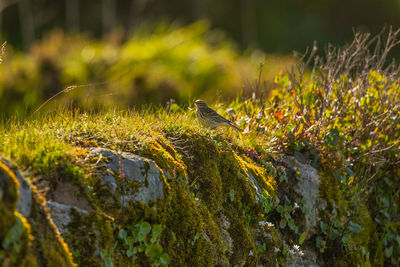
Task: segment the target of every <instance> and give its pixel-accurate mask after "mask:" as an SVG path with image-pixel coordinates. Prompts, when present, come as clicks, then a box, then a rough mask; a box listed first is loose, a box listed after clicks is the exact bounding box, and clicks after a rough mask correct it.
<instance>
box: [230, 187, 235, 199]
mask: <svg viewBox="0 0 400 267" xmlns="http://www.w3.org/2000/svg"><path fill="white" fill-rule="evenodd" d="M229 198H230V200H231V201H232V202H233V201H234V200H235V190H233V189H231V190H229Z"/></svg>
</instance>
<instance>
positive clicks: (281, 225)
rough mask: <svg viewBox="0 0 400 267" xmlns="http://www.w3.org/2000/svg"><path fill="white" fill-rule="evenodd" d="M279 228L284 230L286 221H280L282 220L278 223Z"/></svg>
mask: <svg viewBox="0 0 400 267" xmlns="http://www.w3.org/2000/svg"><path fill="white" fill-rule="evenodd" d="M279 227H280V228H281V229H284V228H285V227H286V220H285V219H282V220H281V221H280V222H279Z"/></svg>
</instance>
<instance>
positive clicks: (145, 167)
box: [89, 148, 164, 206]
mask: <svg viewBox="0 0 400 267" xmlns="http://www.w3.org/2000/svg"><path fill="white" fill-rule="evenodd" d="M89 150H90V152H91V154H90V155H89V156H90V157H103V158H105V159H107V161H106V162H107V163H106V168H107V173H106V174H105V175H104V176H103V177H102V183H103V185H104V186H106V187H107V188H108V190H109V191H110V193H111V194H112V195H115V193H116V190H117V188H118V184H117V182H116V180H115V179H116V178H115V177H117V175H118V176H119V177H121V179H128V180H130V181H135V182H137V184H138V186H139V189H138V190H136V191H135V192H131V191H130V192H124V191H122V192H120V196H121V197H120V201H121V204H122V205H123V206H126V205H128V203H129V201H130V200H135V201H138V202H143V203H146V204H147V203H149V201H150V200H151V201H154V202H156V201H157V200H158V199H163V198H164V185H163V182H162V180H161V171H160V169H159V168H158V167H157V166H156V164H155V163H154V161H152V160H150V159H146V158H143V157H140V156H137V155H134V154H132V153H127V152H121V153H117V152H115V151H111V150H108V149H104V148H91V149H89ZM121 171H122V174H121ZM125 190H127V189H125Z"/></svg>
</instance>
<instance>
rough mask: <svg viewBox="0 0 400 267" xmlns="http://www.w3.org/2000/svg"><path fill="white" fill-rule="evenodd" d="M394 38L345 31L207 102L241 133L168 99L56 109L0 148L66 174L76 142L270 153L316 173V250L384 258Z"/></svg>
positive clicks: (392, 167) (395, 214) (399, 104)
mask: <svg viewBox="0 0 400 267" xmlns="http://www.w3.org/2000/svg"><path fill="white" fill-rule="evenodd" d="M398 34H399V32H398V31H397V32H395V31H392V30H391V29H390V30H389V32H388V33H387V35H379V36H377V37H375V38H370V36H369V35H362V34H356V36H355V39H354V42H353V43H352V44H350V45H349V46H347V47H344V48H340V49H336V48H332V47H331V48H328V50H327V54H326V56H325V57H319V56H316V53H315V50H312V51H311V53H310V54H308V56H305V57H303V58H302V59H301V60H300V61H298V62H299V64H298V65H297V66H294V67H293V69H292V71H290V72H289V73H287V74H282V75H279V76H277V77H276V78H275V87H274V88H273V89H272V90H269V91H267V90H266V88H263V87H261V88H259V86H257V93H256V94H255V95H254V97H253V98H250V99H239V98H238V99H236V100H235V101H233V102H231V103H214V108H216V110H217V111H219V112H220V113H221V114H223V115H224V116H226V117H227V118H230V119H231V120H234V121H236V124H237V125H238V126H239V127H241V128H243V129H245V130H244V132H243V133H242V134H237V133H236V132H235V131H231V130H224V129H220V130H217V131H210V130H207V129H204V128H202V127H201V126H200V125H198V123H197V122H196V119H195V113H194V110H193V105H190V104H189V106H182V105H181V106H179V105H177V104H171V105H170V106H169V107H168V112H166V110H165V109H164V108H163V107H161V106H159V107H154V106H153V107H149V108H145V109H143V110H139V111H138V110H117V109H114V110H108V111H102V112H93V113H91V112H81V111H80V110H79V109H75V110H70V109H65V108H58V109H54V110H51V111H50V112H43V111H41V112H38V113H37V114H35V115H34V116H33V117H31V118H30V119H28V120H26V121H24V122H17V121H13V120H10V121H8V122H6V123H2V125H1V126H0V136H1V138H2V140H1V142H0V153H2V154H3V155H5V156H7V157H10V158H12V159H14V160H15V161H16V162H17V163H18V165H19V166H20V167H21V168H30V170H31V172H32V173H33V175H39V174H45V175H46V176H48V177H52V176H57V175H58V176H59V174H60V172H62V173H63V175H64V176H66V177H71V179H74V177H78V176H82V175H85V174H88V173H90V171H91V170H90V168H89V167H88V166H87V165H86V163H85V162H84V160H82V159H83V158H84V155H81V154H80V151H81V150H80V148H85V147H93V146H100V147H105V148H109V149H112V150H116V151H127V152H132V153H135V154H139V155H145V156H146V155H148V151H149V146H150V145H151V144H153V143H154V142H160V143H162V144H164V145H167V146H170V147H172V148H173V149H175V150H176V151H177V152H178V156H177V157H178V158H179V157H180V158H182V159H184V160H185V159H191V158H193V157H194V158H195V157H197V156H198V155H197V153H199V154H200V153H202V152H201V151H193V150H192V149H191V147H190V145H191V143H190V142H189V141H188V140H198V139H202V140H207V142H209V143H210V144H212V145H213V146H215V147H229V148H230V149H232V150H233V151H235V152H237V153H241V154H244V155H248V156H249V157H251V158H253V159H254V160H255V161H257V162H258V163H259V164H261V165H262V164H264V166H265V164H266V163H267V162H268V161H269V160H271V159H272V158H275V157H279V156H280V155H281V154H284V153H285V154H290V155H294V156H295V157H296V158H297V159H298V160H300V161H303V162H307V163H310V164H312V165H313V166H314V167H316V168H317V169H318V170H319V171H320V173H321V174H322V175H323V176H324V177H325V178H326V179H325V180H324V182H323V185H322V187H323V188H321V191H322V193H321V194H322V195H323V196H324V198H326V200H327V202H328V203H329V205H328V207H327V209H326V211H325V212H323V213H321V217H322V220H323V224H321V229H320V231H319V232H318V233H317V234H316V235H315V236H313V237H310V240H311V241H310V242H311V244H312V245H313V246H315V247H317V248H318V249H319V250H320V252H321V257H323V258H324V259H326V260H329V259H332V258H335V259H337V260H338V261H340V260H341V261H342V263H346V262H347V263H349V262H352V261H353V262H354V261H357V262H361V263H365V262H370V264H378V265H381V264H383V263H385V264H388V265H390V264H392V265H396V264H398V263H399V262H400V256H399V255H400V243H399V240H400V232H399V229H400V211H399V207H398V203H400V191H399V188H398V185H399V183H400V180H399V177H400V153H399V150H400V141H399V140H400V80H399V72H398V70H399V68H398V65H396V64H391V65H390V64H385V62H386V57H387V55H388V52H389V50H390V48H391V47H393V46H394V45H396V44H397V42H398V41H397V37H398ZM381 44H383V45H382V46H381ZM260 77H261V76H260ZM260 79H261V78H260ZM257 84H258V85H260V84H262V81H261V80H259V81H258V82H257ZM193 181H195V177H190V181H189V182H193ZM88 183H90V181H88ZM355 207H359V209H356V208H355ZM239 232H240V231H239ZM359 233H361V234H360V235H358V234H359ZM363 235H364V236H363ZM373 243H374V244H373Z"/></svg>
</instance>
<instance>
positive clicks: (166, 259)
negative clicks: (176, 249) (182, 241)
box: [160, 253, 170, 265]
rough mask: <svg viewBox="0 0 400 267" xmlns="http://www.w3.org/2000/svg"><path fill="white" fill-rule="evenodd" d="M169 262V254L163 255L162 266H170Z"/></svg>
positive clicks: (161, 258)
mask: <svg viewBox="0 0 400 267" xmlns="http://www.w3.org/2000/svg"><path fill="white" fill-rule="evenodd" d="M169 261H170V259H169V256H168V254H167V253H163V254H162V255H161V257H160V262H161V264H164V265H168V264H169Z"/></svg>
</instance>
